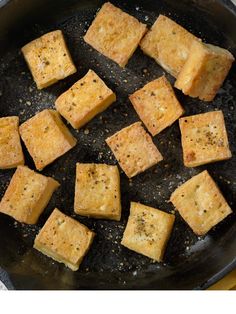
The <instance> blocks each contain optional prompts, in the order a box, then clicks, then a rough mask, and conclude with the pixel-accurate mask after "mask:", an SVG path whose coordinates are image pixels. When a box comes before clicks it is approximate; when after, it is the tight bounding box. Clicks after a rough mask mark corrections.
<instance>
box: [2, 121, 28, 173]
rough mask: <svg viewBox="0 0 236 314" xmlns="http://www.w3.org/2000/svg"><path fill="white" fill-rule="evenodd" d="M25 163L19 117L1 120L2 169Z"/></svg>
mask: <svg viewBox="0 0 236 314" xmlns="http://www.w3.org/2000/svg"><path fill="white" fill-rule="evenodd" d="M24 163H25V160H24V155H23V151H22V147H21V143H20V135H19V117H14V116H13V117H3V118H0V169H9V168H15V167H17V166H19V165H24Z"/></svg>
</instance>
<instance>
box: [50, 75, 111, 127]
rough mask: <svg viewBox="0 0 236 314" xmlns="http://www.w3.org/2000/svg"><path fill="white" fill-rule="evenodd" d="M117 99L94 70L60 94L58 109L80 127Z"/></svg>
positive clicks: (74, 125) (73, 124) (75, 125)
mask: <svg viewBox="0 0 236 314" xmlns="http://www.w3.org/2000/svg"><path fill="white" fill-rule="evenodd" d="M115 100H116V95H115V93H113V91H112V90H111V89H109V88H108V87H107V86H106V84H105V83H104V82H103V81H102V79H101V78H100V77H99V76H98V75H97V74H96V73H95V72H94V71H92V70H89V71H88V73H87V74H86V75H85V76H84V77H83V78H81V79H80V80H79V81H78V82H76V83H75V84H74V85H73V86H72V87H71V88H70V89H68V90H67V91H66V92H64V93H63V94H62V95H60V96H59V97H58V98H57V100H56V102H55V105H56V109H57V110H58V111H59V112H60V114H61V115H62V116H63V117H64V118H65V119H66V120H67V121H68V122H69V123H70V124H71V125H72V126H73V128H75V129H78V128H80V127H82V126H83V125H84V124H86V123H87V122H88V121H90V120H91V119H93V118H94V117H95V115H97V114H98V113H100V112H102V111H104V110H105V109H107V107H108V106H110V105H111V104H112V103H113V102H114V101H115Z"/></svg>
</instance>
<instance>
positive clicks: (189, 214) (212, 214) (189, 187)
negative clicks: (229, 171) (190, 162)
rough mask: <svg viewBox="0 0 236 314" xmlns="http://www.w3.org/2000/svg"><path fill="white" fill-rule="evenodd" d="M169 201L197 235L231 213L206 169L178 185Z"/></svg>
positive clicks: (204, 232) (205, 231)
mask: <svg viewBox="0 0 236 314" xmlns="http://www.w3.org/2000/svg"><path fill="white" fill-rule="evenodd" d="M170 201H171V202H172V203H173V205H174V206H175V208H176V209H177V210H178V212H179V213H180V215H181V216H182V218H183V219H184V220H185V221H186V223H187V224H188V225H189V226H190V228H191V229H192V230H193V232H194V233H196V234H197V235H204V234H206V233H207V232H208V231H209V230H210V229H211V228H212V227H214V226H215V225H216V224H218V223H219V222H220V221H222V220H223V219H224V218H225V217H227V216H228V215H229V214H231V213H232V210H231V208H230V207H229V205H228V204H227V202H226V200H225V199H224V197H223V195H222V194H221V192H220V190H219V188H218V187H217V185H216V183H215V182H214V180H213V179H212V178H211V176H210V175H209V173H208V172H207V171H206V170H205V171H203V172H201V173H199V174H197V175H196V176H194V177H192V178H191V179H190V180H188V181H187V182H185V183H184V184H182V185H181V186H180V187H178V188H177V189H176V190H175V191H174V192H173V193H172V195H171V197H170Z"/></svg>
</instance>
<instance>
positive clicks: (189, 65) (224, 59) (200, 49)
mask: <svg viewBox="0 0 236 314" xmlns="http://www.w3.org/2000/svg"><path fill="white" fill-rule="evenodd" d="M233 61H234V57H233V55H232V54H231V53H230V52H229V51H228V50H226V49H223V48H220V47H217V46H213V45H209V44H203V43H201V42H197V41H196V42H194V43H193V44H192V46H191V49H190V52H189V56H188V59H187V61H186V63H185V65H184V66H183V68H182V70H181V72H180V73H179V76H178V78H177V80H176V82H175V87H176V88H178V89H181V90H182V92H183V93H184V94H185V95H189V96H191V97H198V98H200V99H201V100H205V101H211V100H213V99H214V97H215V95H216V93H217V91H218V90H219V88H220V86H221V85H222V84H223V82H224V80H225V78H226V76H227V74H228V72H229V70H230V68H231V65H232V63H233Z"/></svg>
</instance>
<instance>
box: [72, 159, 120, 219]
mask: <svg viewBox="0 0 236 314" xmlns="http://www.w3.org/2000/svg"><path fill="white" fill-rule="evenodd" d="M74 209H75V213H76V214H79V215H82V216H88V217H93V218H102V219H111V220H117V221H119V220H120V217H121V199H120V174H119V171H118V168H117V166H110V165H105V164H81V163H77V164H76V182H75V202H74Z"/></svg>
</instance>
